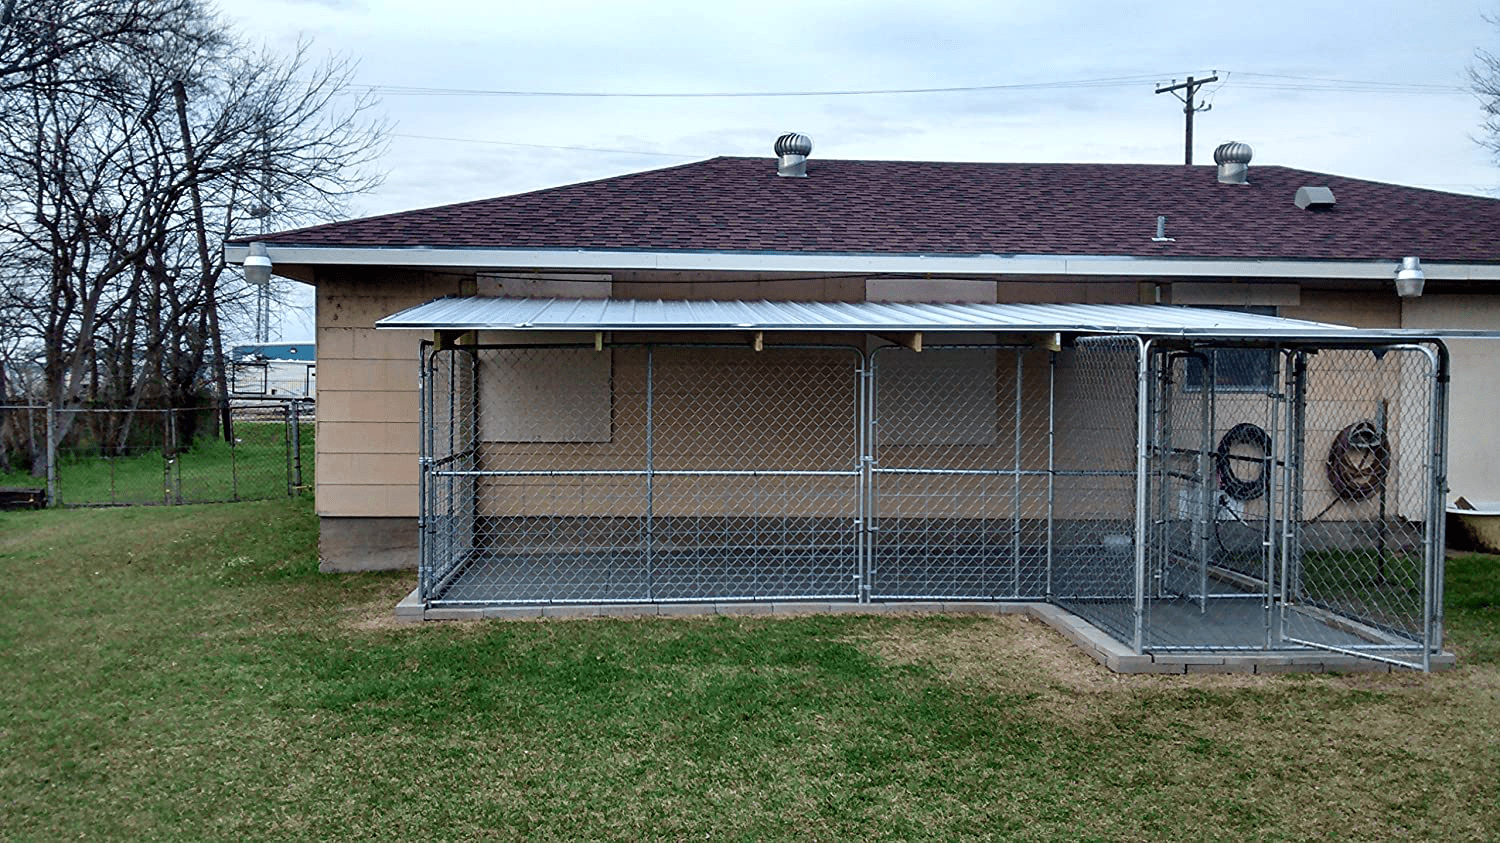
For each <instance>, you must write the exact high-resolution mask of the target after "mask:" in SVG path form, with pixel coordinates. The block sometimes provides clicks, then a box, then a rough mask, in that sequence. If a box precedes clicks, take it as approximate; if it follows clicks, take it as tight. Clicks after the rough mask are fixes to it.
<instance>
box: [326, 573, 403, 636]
mask: <svg viewBox="0 0 1500 843" xmlns="http://www.w3.org/2000/svg"><path fill="white" fill-rule="evenodd" d="M411 590H412V582H411V581H410V578H408V577H401V578H400V579H392V580H391V581H390V582H388V583H384V584H382V585H381V587H380V588H379V589H377V590H376V592H375V593H374V595H372V596H371V597H370V598H369V599H367V600H363V601H360V602H358V603H352V604H350V605H348V606H342V607H340V616H339V625H340V626H341V627H344V628H345V629H352V630H358V631H360V632H385V631H389V630H393V629H410V628H411V627H412V626H413V624H412V623H410V622H408V621H399V620H396V604H397V603H399V602H401V601H402V600H403V599H405V597H406V595H408V594H410V593H411Z"/></svg>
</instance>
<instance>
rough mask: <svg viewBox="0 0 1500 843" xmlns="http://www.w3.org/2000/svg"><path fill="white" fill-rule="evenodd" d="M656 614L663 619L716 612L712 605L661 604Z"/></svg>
mask: <svg viewBox="0 0 1500 843" xmlns="http://www.w3.org/2000/svg"><path fill="white" fill-rule="evenodd" d="M656 613H657V614H658V615H661V616H662V617H692V616H695V615H712V614H714V613H715V612H714V604H712V603H661V604H658V605H657V607H656Z"/></svg>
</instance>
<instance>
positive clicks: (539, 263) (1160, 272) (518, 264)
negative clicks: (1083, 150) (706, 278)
mask: <svg viewBox="0 0 1500 843" xmlns="http://www.w3.org/2000/svg"><path fill="white" fill-rule="evenodd" d="M248 252H249V247H248V246H241V245H227V244H226V245H225V246H224V258H225V260H226V261H227V262H228V263H232V264H238V263H243V262H244V260H245V256H246V254H247V253H248ZM267 252H268V253H269V254H270V258H271V262H272V264H273V265H278V264H279V265H290V266H309V265H313V266H315V265H324V266H393V267H410V268H414V269H419V268H431V269H437V268H455V267H457V268H475V269H549V270H660V271H674V272H691V271H702V272H788V273H846V274H917V275H929V274H931V275H992V276H1005V275H1068V276H1122V275H1123V276H1152V277H1203V276H1211V277H1224V276H1229V277H1241V278H1284V279H1297V278H1343V279H1371V280H1382V281H1388V280H1390V279H1392V278H1394V277H1395V272H1396V269H1397V268H1398V266H1399V260H1398V259H1394V258H1393V259H1389V260H1369V261H1351V260H1284V259H1283V260H1262V259H1249V258H1245V259H1237V258H1222V259H1212V258H1137V257H1114V256H1104V255H875V254H817V253H813V254H800V253H799V254H791V253H761V252H674V251H659V252H649V251H641V252H630V251H607V252H606V251H588V250H581V249H580V250H562V249H424V248H382V247H374V248H362V247H332V246H267ZM1422 269H1423V271H1424V272H1425V273H1426V275H1427V278H1428V280H1429V281H1500V264H1495V265H1491V264H1470V263H1439V262H1430V261H1425V260H1424V261H1423V263H1422Z"/></svg>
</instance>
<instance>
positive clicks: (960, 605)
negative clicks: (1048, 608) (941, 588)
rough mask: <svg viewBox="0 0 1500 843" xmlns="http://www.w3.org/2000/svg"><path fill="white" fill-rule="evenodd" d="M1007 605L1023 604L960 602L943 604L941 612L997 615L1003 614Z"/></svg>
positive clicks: (978, 601) (1016, 604)
mask: <svg viewBox="0 0 1500 843" xmlns="http://www.w3.org/2000/svg"><path fill="white" fill-rule="evenodd" d="M1007 605H1011V606H1021V605H1024V604H1020V603H1014V604H1005V603H993V602H988V601H981V600H961V601H955V602H952V603H944V604H943V612H944V613H947V614H965V615H999V614H1005V608H1004V607H1006V606H1007Z"/></svg>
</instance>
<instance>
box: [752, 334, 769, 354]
mask: <svg viewBox="0 0 1500 843" xmlns="http://www.w3.org/2000/svg"><path fill="white" fill-rule="evenodd" d="M750 345H751V346H752V347H754V349H755V350H756V351H765V350H766V332H765V331H756V332H755V336H754V337H753V338H752V339H751V340H750Z"/></svg>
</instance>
